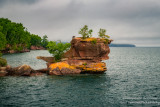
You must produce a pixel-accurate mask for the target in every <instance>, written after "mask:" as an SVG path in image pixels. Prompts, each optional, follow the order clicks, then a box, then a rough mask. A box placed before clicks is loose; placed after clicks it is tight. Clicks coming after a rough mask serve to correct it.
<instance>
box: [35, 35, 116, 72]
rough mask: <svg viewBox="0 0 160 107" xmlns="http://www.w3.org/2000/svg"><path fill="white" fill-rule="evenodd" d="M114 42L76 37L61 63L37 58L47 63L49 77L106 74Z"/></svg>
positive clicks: (46, 58) (47, 58) (45, 58)
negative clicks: (106, 61)
mask: <svg viewBox="0 0 160 107" xmlns="http://www.w3.org/2000/svg"><path fill="white" fill-rule="evenodd" d="M112 41H113V40H108V39H103V38H86V39H82V38H81V37H75V38H72V40H71V48H70V50H69V51H67V52H66V53H65V54H64V55H63V58H62V59H61V62H54V60H49V59H54V58H53V57H42V56H39V57H37V58H38V59H42V60H44V61H46V62H47V66H48V69H49V71H48V74H49V75H68V74H83V73H92V74H94V73H104V72H105V71H107V67H106V63H104V62H102V60H108V59H109V56H108V54H109V53H110V48H109V44H110V43H111V42H112Z"/></svg>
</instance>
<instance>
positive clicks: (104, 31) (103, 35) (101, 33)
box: [98, 29, 110, 38]
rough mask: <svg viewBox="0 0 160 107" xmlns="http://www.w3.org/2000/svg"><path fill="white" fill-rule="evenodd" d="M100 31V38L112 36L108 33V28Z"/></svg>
mask: <svg viewBox="0 0 160 107" xmlns="http://www.w3.org/2000/svg"><path fill="white" fill-rule="evenodd" d="M98 33H99V35H98V36H99V37H100V38H110V36H108V35H106V29H100V30H99V32H98Z"/></svg>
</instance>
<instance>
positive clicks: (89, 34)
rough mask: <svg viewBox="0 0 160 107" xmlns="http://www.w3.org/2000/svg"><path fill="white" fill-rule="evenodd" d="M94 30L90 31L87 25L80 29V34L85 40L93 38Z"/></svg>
mask: <svg viewBox="0 0 160 107" xmlns="http://www.w3.org/2000/svg"><path fill="white" fill-rule="evenodd" d="M92 32H93V31H92V29H90V30H88V26H87V25H85V26H84V27H83V28H81V29H80V31H79V34H81V35H82V38H83V39H86V38H89V37H92Z"/></svg>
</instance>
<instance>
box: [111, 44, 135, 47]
mask: <svg viewBox="0 0 160 107" xmlns="http://www.w3.org/2000/svg"><path fill="white" fill-rule="evenodd" d="M109 47H136V45H133V44H112V43H111V44H109Z"/></svg>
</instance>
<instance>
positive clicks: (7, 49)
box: [1, 46, 46, 54]
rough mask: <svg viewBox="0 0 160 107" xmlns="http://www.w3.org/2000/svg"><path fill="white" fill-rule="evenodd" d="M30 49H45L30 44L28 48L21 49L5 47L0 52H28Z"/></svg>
mask: <svg viewBox="0 0 160 107" xmlns="http://www.w3.org/2000/svg"><path fill="white" fill-rule="evenodd" d="M31 50H46V49H45V48H44V47H42V46H31V47H30V49H28V48H23V49H22V50H13V49H9V48H6V49H5V50H2V51H1V52H2V53H3V54H13V53H24V52H30V51H31Z"/></svg>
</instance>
